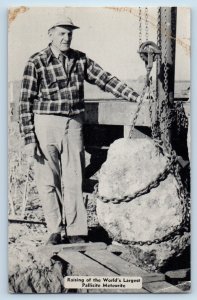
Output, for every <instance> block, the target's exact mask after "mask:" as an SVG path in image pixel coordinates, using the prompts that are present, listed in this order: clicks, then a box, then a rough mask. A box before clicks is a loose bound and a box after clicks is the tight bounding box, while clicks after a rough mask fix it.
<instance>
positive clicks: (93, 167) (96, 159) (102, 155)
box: [85, 147, 107, 178]
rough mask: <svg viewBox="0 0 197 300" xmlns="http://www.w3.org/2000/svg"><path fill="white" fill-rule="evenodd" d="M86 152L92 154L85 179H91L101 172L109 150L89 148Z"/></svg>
mask: <svg viewBox="0 0 197 300" xmlns="http://www.w3.org/2000/svg"><path fill="white" fill-rule="evenodd" d="M86 151H87V152H88V153H90V154H91V159H90V164H89V165H88V166H87V167H86V168H85V178H90V177H92V176H93V175H94V174H95V173H96V172H97V171H98V170H100V168H101V166H102V164H103V163H104V162H105V161H106V159H107V150H99V149H96V150H91V149H89V148H88V147H87V148H86Z"/></svg>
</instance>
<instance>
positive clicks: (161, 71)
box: [157, 7, 177, 144]
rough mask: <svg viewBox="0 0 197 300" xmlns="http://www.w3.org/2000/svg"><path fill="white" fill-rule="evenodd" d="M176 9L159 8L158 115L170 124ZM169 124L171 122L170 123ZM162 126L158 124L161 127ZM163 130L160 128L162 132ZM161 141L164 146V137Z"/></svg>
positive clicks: (169, 132) (172, 96)
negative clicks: (163, 105)
mask: <svg viewBox="0 0 197 300" xmlns="http://www.w3.org/2000/svg"><path fill="white" fill-rule="evenodd" d="M176 16H177V8H176V7H161V20H160V33H161V36H160V38H161V39H160V43H161V52H162V53H161V60H160V65H159V68H158V74H157V80H158V99H159V109H160V114H161V115H162V114H163V119H165V120H166V122H170V121H171V120H170V118H171V116H172V115H171V112H172V109H173V101H174V83H175V49H176ZM164 99H165V101H166V102H165V104H166V105H165V109H164V110H163V108H162V105H161V103H162V101H164ZM170 123H171V122H170ZM163 125H164V124H160V126H163ZM168 128H169V129H168V135H169V140H170V141H171V135H172V126H171V128H170V126H168ZM162 129H163V128H161V131H162ZM162 139H163V141H164V144H165V140H164V137H163V136H162Z"/></svg>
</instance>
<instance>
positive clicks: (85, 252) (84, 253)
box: [54, 243, 182, 294]
mask: <svg viewBox="0 0 197 300" xmlns="http://www.w3.org/2000/svg"><path fill="white" fill-rule="evenodd" d="M104 245H105V244H104V243H95V244H94V243H86V244H81V245H79V244H77V245H75V244H73V245H67V247H63V246H61V249H60V248H59V250H60V251H59V252H57V249H56V251H55V252H56V255H57V256H58V257H59V258H60V259H61V261H62V263H64V262H65V263H67V264H70V265H71V266H72V269H73V275H74V276H104V277H105V276H113V277H117V276H127V277H129V276H131V277H141V278H142V288H141V289H129V290H128V289H91V288H88V289H87V290H85V291H84V290H81V292H83V293H84V292H87V293H135V294H136V293H139V294H144V293H182V291H181V290H180V289H179V288H177V287H176V286H174V285H172V284H170V283H168V282H166V280H165V274H162V273H148V272H147V271H145V270H142V269H141V268H139V267H137V266H135V265H134V264H131V263H129V262H127V261H125V260H124V259H122V258H121V257H119V256H118V255H117V254H114V253H112V252H110V251H109V250H108V249H107V245H105V246H104ZM54 250H55V249H54Z"/></svg>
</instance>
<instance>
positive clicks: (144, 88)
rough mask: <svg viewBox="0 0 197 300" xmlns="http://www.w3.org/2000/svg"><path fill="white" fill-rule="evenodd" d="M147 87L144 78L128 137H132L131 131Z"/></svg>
mask: <svg viewBox="0 0 197 300" xmlns="http://www.w3.org/2000/svg"><path fill="white" fill-rule="evenodd" d="M147 87H148V82H147V80H146V81H145V84H144V87H143V90H142V93H141V95H140V100H139V102H138V106H137V109H136V112H135V114H134V117H133V121H132V122H131V124H132V125H131V128H130V131H129V138H131V137H132V133H133V130H134V127H135V124H136V121H137V118H138V115H139V112H140V109H141V107H142V103H143V99H144V96H145V94H146V90H147Z"/></svg>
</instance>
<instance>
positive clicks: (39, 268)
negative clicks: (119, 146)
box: [9, 246, 64, 293]
mask: <svg viewBox="0 0 197 300" xmlns="http://www.w3.org/2000/svg"><path fill="white" fill-rule="evenodd" d="M9 257H12V259H10V260H9V292H11V293H62V292H63V291H64V287H63V277H62V265H61V263H60V262H58V261H55V260H53V259H51V258H50V256H47V254H46V255H43V253H42V254H41V253H40V252H39V251H38V248H36V247H34V248H32V247H31V248H27V247H23V248H17V247H16V246H14V247H13V246H12V247H11V246H10V247H9ZM13 258H15V259H13Z"/></svg>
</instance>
